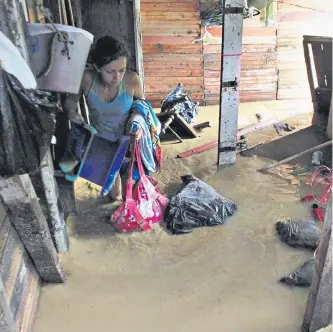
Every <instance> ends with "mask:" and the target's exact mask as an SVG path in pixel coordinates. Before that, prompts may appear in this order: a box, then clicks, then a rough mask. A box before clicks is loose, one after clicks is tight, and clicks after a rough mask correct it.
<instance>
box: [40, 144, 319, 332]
mask: <svg viewBox="0 0 333 332" xmlns="http://www.w3.org/2000/svg"><path fill="white" fill-rule="evenodd" d="M179 146H180V145H179ZM175 149H177V147H172V145H170V146H169V147H167V148H166V149H165V150H166V154H165V166H164V171H163V172H162V173H161V174H160V175H159V180H160V186H161V188H162V190H163V191H164V192H166V193H173V192H175V191H176V190H178V189H179V188H180V187H181V181H180V178H179V176H180V175H183V174H187V173H189V172H192V173H194V174H195V175H196V176H198V177H200V178H201V179H203V180H204V181H206V182H207V183H208V184H210V185H212V186H213V187H214V188H215V189H216V190H217V191H219V192H220V193H221V194H223V195H225V196H226V197H227V198H229V199H232V200H233V201H234V202H236V203H237V204H238V211H237V213H236V214H235V215H234V216H232V217H230V218H229V219H228V220H227V222H226V224H225V225H223V226H220V227H213V228H200V229H196V230H195V231H193V233H191V234H188V235H181V236H170V235H168V234H167V232H166V231H165V229H164V228H163V227H162V226H160V225H157V226H156V227H155V228H154V230H153V231H151V232H149V233H133V234H121V235H117V234H115V233H114V232H113V230H112V227H111V226H110V224H109V223H108V222H107V221H108V218H109V214H110V209H111V207H110V204H108V202H107V201H97V200H96V193H94V191H93V190H91V189H89V188H87V185H86V183H85V182H83V181H79V183H78V184H77V188H76V190H77V200H78V214H77V216H71V217H70V218H69V220H68V228H69V232H70V240H71V248H70V253H69V254H66V255H62V256H61V258H62V262H63V266H64V268H65V270H66V272H67V275H68V279H67V282H66V284H64V285H47V286H44V287H43V288H42V292H41V297H40V302H39V308H38V314H37V318H36V323H35V327H34V332H59V331H63V332H108V331H119V332H120V331H121V332H141V331H142V332H206V331H207V332H208V331H209V332H215V331H216V332H221V331H228V332H241V331H246V332H261V331H262V332H298V331H300V330H301V325H302V320H303V315H304V311H305V305H306V300H307V296H308V288H292V287H287V286H285V285H283V284H280V283H279V282H278V280H279V278H280V277H281V276H282V275H283V274H285V273H287V272H291V271H293V270H294V269H295V268H297V267H298V266H299V265H300V264H303V262H304V261H305V260H306V259H308V258H310V257H311V256H312V255H313V253H312V252H310V251H305V250H299V249H295V248H290V247H288V246H287V245H284V244H283V243H281V242H280V240H279V239H278V237H277V235H276V232H275V223H276V221H277V220H281V219H286V218H303V217H309V215H310V209H309V206H308V205H304V204H302V203H300V202H299V196H300V195H301V194H304V193H308V192H307V189H306V185H304V184H302V181H297V180H296V179H293V178H291V177H289V178H288V176H287V177H285V176H283V174H284V173H285V174H288V172H287V171H286V170H285V169H283V168H281V169H278V170H277V171H275V174H265V175H264V174H261V173H258V172H256V169H258V168H260V167H262V166H264V165H267V161H263V160H261V159H259V158H255V157H250V158H246V157H238V161H237V163H236V165H235V166H233V167H227V168H224V169H221V170H218V171H217V170H216V167H215V166H212V165H213V164H214V162H215V161H216V155H215V154H216V152H215V153H214V152H205V153H203V154H201V155H197V156H195V157H190V158H188V159H186V160H179V159H175V158H174V156H175V152H174V151H175ZM178 149H182V150H186V149H185V148H184V145H183V146H182V147H181V146H180V147H178ZM172 151H173V152H172Z"/></svg>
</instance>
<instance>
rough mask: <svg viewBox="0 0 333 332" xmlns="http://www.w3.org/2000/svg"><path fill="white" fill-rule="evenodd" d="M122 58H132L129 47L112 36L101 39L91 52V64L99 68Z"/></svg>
mask: <svg viewBox="0 0 333 332" xmlns="http://www.w3.org/2000/svg"><path fill="white" fill-rule="evenodd" d="M121 57H125V58H126V59H128V58H129V57H130V53H129V51H128V49H127V46H126V45H125V44H124V43H123V42H121V41H119V40H117V39H115V38H113V37H111V36H104V37H101V38H99V39H98V40H97V43H96V46H95V48H94V49H93V50H92V52H91V62H92V63H93V64H95V65H96V66H97V67H98V68H100V67H103V66H105V65H106V64H108V63H110V62H111V61H113V60H117V59H119V58H121Z"/></svg>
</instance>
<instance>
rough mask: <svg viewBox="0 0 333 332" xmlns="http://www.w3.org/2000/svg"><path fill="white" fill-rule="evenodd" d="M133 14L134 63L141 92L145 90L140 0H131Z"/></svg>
mask: <svg viewBox="0 0 333 332" xmlns="http://www.w3.org/2000/svg"><path fill="white" fill-rule="evenodd" d="M133 16H134V38H135V63H136V71H137V72H138V75H139V76H140V78H141V81H142V87H143V92H144V91H145V84H144V82H145V80H144V66H143V54H142V31H141V12H140V0H133Z"/></svg>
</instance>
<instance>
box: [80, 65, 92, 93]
mask: <svg viewBox="0 0 333 332" xmlns="http://www.w3.org/2000/svg"><path fill="white" fill-rule="evenodd" d="M93 79H94V70H93V69H86V70H85V71H84V73H83V76H82V83H81V89H82V90H83V92H84V94H85V95H87V94H88V92H89V90H90V88H91V86H92V83H93Z"/></svg>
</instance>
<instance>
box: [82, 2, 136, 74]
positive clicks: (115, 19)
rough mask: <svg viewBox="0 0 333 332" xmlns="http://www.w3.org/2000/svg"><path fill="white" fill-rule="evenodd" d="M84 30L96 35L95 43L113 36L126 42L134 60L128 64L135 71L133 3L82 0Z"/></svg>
mask: <svg viewBox="0 0 333 332" xmlns="http://www.w3.org/2000/svg"><path fill="white" fill-rule="evenodd" d="M81 1H82V22H83V29H85V30H87V31H89V32H91V33H92V34H93V35H94V37H95V38H94V41H95V42H96V41H97V39H98V38H100V37H103V36H105V35H111V36H113V37H115V38H117V39H120V40H122V41H124V42H125V43H126V44H127V47H128V48H129V51H130V53H131V56H132V59H130V61H129V63H128V67H129V68H130V69H135V40H134V36H135V34H134V23H133V21H134V18H133V2H132V1H122V2H120V1H110V0H99V1H94V0H81Z"/></svg>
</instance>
